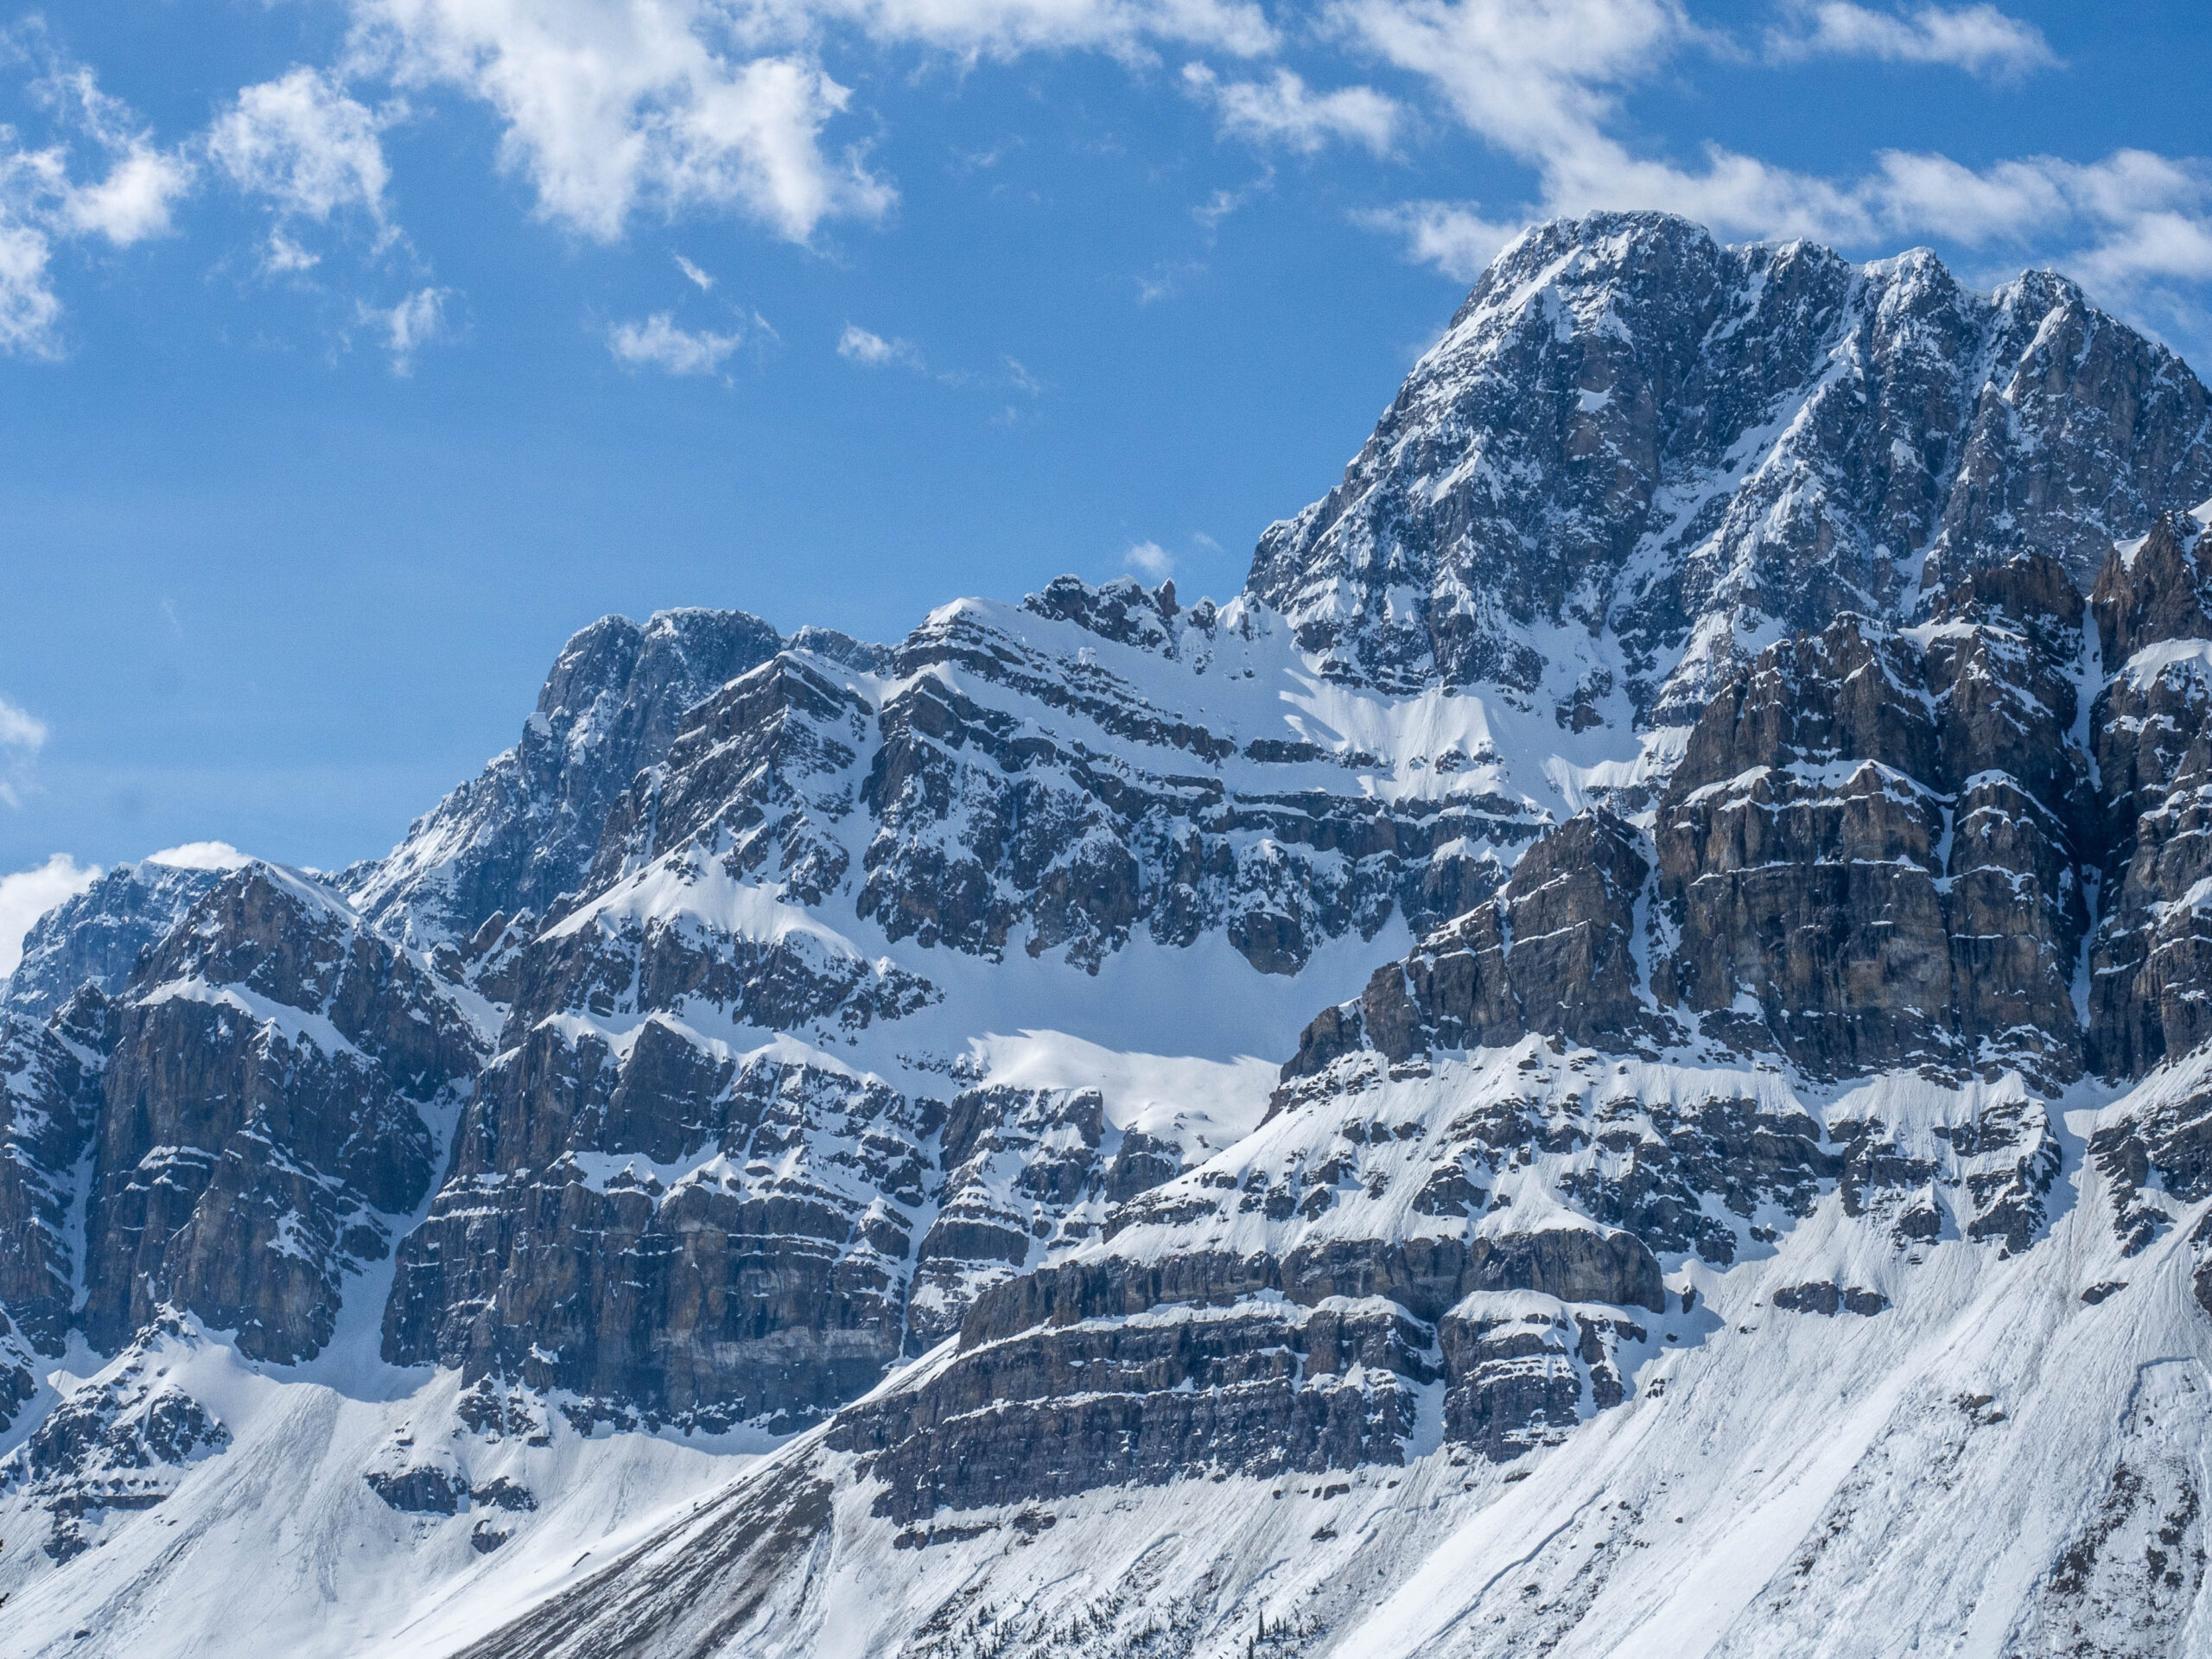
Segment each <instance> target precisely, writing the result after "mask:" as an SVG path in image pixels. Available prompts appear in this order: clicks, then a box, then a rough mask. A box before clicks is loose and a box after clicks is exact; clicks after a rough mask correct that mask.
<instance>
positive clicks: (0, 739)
mask: <svg viewBox="0 0 2212 1659" xmlns="http://www.w3.org/2000/svg"><path fill="white" fill-rule="evenodd" d="M46 738H47V729H46V722H45V721H42V720H41V719H40V718H39V717H38V716H37V715H34V714H32V713H31V712H30V711H29V709H21V708H18V707H16V704H14V703H12V702H9V701H8V700H7V698H5V697H0V802H4V803H5V804H8V805H10V806H21V805H22V804H23V795H22V791H23V790H24V789H25V788H27V787H28V786H29V780H30V771H31V763H32V762H33V761H34V760H37V759H38V752H39V751H40V750H41V749H42V748H44V747H46Z"/></svg>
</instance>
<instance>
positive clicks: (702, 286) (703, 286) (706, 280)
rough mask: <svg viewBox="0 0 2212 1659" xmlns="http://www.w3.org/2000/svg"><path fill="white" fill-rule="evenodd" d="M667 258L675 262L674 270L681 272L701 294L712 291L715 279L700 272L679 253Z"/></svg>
mask: <svg viewBox="0 0 2212 1659" xmlns="http://www.w3.org/2000/svg"><path fill="white" fill-rule="evenodd" d="M669 257H671V258H672V259H674V260H675V261H676V268H677V270H680V271H682V272H683V275H684V276H685V277H687V278H688V279H689V280H690V282H691V283H693V284H694V285H695V286H696V288H697V289H698V290H699V291H700V292H701V293H702V294H705V293H709V292H711V291H712V290H713V289H714V286H715V279H714V278H713V277H710V276H709V275H708V274H707V273H706V272H705V271H703V270H700V269H699V267H698V266H696V265H695V264H692V263H691V262H690V260H689V259H686V258H685V257H683V255H682V254H680V253H677V254H671V255H670V256H669Z"/></svg>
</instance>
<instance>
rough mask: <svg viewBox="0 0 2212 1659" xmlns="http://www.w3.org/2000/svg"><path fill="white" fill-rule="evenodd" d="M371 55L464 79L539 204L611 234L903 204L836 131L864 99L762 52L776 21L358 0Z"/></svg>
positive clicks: (662, 1) (576, 4)
mask: <svg viewBox="0 0 2212 1659" xmlns="http://www.w3.org/2000/svg"><path fill="white" fill-rule="evenodd" d="M355 16H356V18H357V20H358V22H359V25H360V27H359V30H358V31H357V32H358V34H359V38H360V40H361V41H362V44H363V49H364V51H365V52H380V53H381V54H383V56H384V60H385V62H386V63H387V64H388V65H389V67H390V68H391V73H393V75H394V76H395V77H396V79H397V80H398V81H399V82H400V83H401V84H402V85H407V86H453V87H457V88H459V89H461V91H463V92H467V93H468V94H470V95H471V96H473V97H475V98H479V99H482V100H483V101H484V102H486V103H487V104H489V105H491V106H492V107H493V110H495V111H497V112H498V114H499V118H500V119H501V120H502V121H503V122H504V123H505V129H506V130H505V136H504V137H503V139H502V142H501V157H502V160H503V162H504V163H505V165H506V166H507V167H508V168H511V169H512V170H514V171H516V172H518V173H520V174H522V175H524V176H526V177H527V178H528V179H529V180H530V181H531V185H532V187H533V188H535V189H536V191H537V201H538V211H539V212H540V213H542V214H543V216H544V217H546V218H548V219H556V220H558V221H560V222H562V223H563V224H565V225H568V226H571V227H572V228H574V229H575V230H577V231H580V232H582V233H583V234H585V235H587V236H590V237H593V238H597V239H599V240H601V241H607V242H612V241H614V240H617V239H618V238H620V236H621V235H622V232H623V229H624V226H626V223H627V222H628V220H629V218H630V216H631V214H632V212H633V211H635V210H636V209H638V208H639V207H641V206H647V207H653V208H656V209H658V210H659V211H662V212H664V213H677V212H680V211H685V210H690V209H695V208H726V207H735V208H738V209H741V211H743V212H746V213H750V214H751V215H753V217H754V218H756V219H760V221H761V222H762V223H763V224H765V225H766V226H768V227H769V228H770V229H772V230H773V231H775V232H777V233H778V234H779V235H781V236H784V237H786V238H789V239H791V240H792V241H795V242H804V241H806V240H808V239H809V238H811V237H812V235H813V234H814V230H815V227H816V226H817V225H818V224H820V223H821V222H822V221H823V219H832V218H840V217H851V218H860V219H870V218H874V217H876V216H878V215H880V213H884V212H885V211H886V210H887V208H889V207H890V206H891V204H892V202H893V200H895V193H894V192H893V190H892V189H891V188H890V187H889V186H888V185H887V184H885V183H883V182H882V181H880V180H878V179H876V178H874V177H873V176H872V175H870V174H869V173H868V171H867V169H866V168H864V167H863V166H862V165H861V160H860V158H859V156H858V154H857V152H856V151H853V150H848V151H847V152H846V153H845V154H844V155H843V156H842V157H838V158H832V157H831V156H828V155H825V154H824V153H823V146H822V130H823V127H824V126H825V125H827V124H828V123H829V120H830V119H831V118H833V117H835V116H836V115H838V114H839V113H841V112H842V111H843V110H844V108H845V106H846V105H847V103H848V101H849V98H850V93H849V92H848V90H847V89H846V88H845V87H843V86H839V85H838V84H837V83H836V81H834V80H832V79H830V78H829V75H828V74H826V73H823V70H822V68H821V67H820V66H819V65H817V63H815V62H814V61H813V60H812V59H811V58H810V56H807V55H804V54H803V53H799V52H789V53H785V54H780V55H779V54H766V55H762V56H759V57H754V58H751V59H744V58H741V57H740V56H737V55H735V54H731V53H729V52H727V51H725V50H722V49H720V48H721V44H722V43H723V42H730V43H733V44H736V43H739V42H740V41H741V37H744V36H746V35H756V36H757V35H759V34H760V32H761V31H763V30H767V31H770V32H773V30H774V27H775V25H776V24H777V22H778V21H779V19H778V16H776V15H775V14H773V13H772V10H760V11H757V12H753V13H747V14H743V15H733V14H731V13H730V12H728V11H725V10H722V9H721V7H719V6H715V5H710V4H708V3H705V0H658V3H652V0H648V3H636V4H632V3H626V0H543V3H525V0H356V5H355Z"/></svg>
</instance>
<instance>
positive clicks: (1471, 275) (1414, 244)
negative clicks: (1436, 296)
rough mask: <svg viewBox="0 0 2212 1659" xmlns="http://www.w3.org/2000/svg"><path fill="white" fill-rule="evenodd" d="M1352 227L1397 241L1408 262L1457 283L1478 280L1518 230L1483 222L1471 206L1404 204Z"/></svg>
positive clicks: (1362, 217) (1373, 212)
mask: <svg viewBox="0 0 2212 1659" xmlns="http://www.w3.org/2000/svg"><path fill="white" fill-rule="evenodd" d="M1352 221H1353V223H1355V224H1357V225H1363V226H1366V227H1367V228H1368V229H1369V230H1371V231H1382V232H1385V233H1387V234H1389V235H1392V236H1395V237H1397V238H1400V239H1401V240H1402V242H1403V243H1404V244H1405V249H1406V257H1407V258H1408V259H1410V260H1412V261H1413V262H1414V264H1421V265H1433V266H1435V267H1436V269H1437V270H1440V271H1442V272H1443V273H1444V274H1445V275H1446V277H1452V278H1453V279H1455V280H1456V281H1459V282H1462V283H1471V282H1473V281H1474V280H1475V278H1476V277H1479V276H1481V275H1482V271H1483V267H1484V266H1485V265H1487V264H1490V262H1491V260H1492V259H1494V258H1496V257H1497V251H1498V250H1499V249H1500V248H1503V246H1504V245H1506V244H1507V243H1508V242H1510V241H1511V240H1512V239H1513V238H1515V237H1516V236H1517V235H1519V234H1520V233H1521V231H1522V226H1521V225H1520V224H1517V223H1516V222H1514V221H1512V220H1510V219H1488V218H1485V217H1484V215H1483V213H1481V211H1480V210H1479V208H1478V207H1477V205H1476V204H1475V203H1473V202H1471V201H1467V202H1459V201H1403V202H1400V203H1399V204H1398V205H1397V206H1395V207H1376V208H1366V209H1362V210H1360V211H1358V212H1357V213H1353V215H1352Z"/></svg>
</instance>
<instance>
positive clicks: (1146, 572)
mask: <svg viewBox="0 0 2212 1659" xmlns="http://www.w3.org/2000/svg"><path fill="white" fill-rule="evenodd" d="M1122 565H1123V567H1124V568H1125V569H1130V570H1134V571H1135V572H1136V573H1137V574H1138V575H1141V576H1142V577H1144V579H1145V580H1146V581H1147V582H1165V581H1166V580H1167V578H1168V577H1170V576H1172V575H1174V574H1175V556H1174V555H1173V553H1170V552H1169V551H1168V550H1166V548H1164V547H1162V546H1161V545H1160V543H1158V542H1139V543H1137V544H1136V545H1135V546H1134V547H1132V548H1131V549H1130V550H1128V552H1126V553H1124V554H1122Z"/></svg>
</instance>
